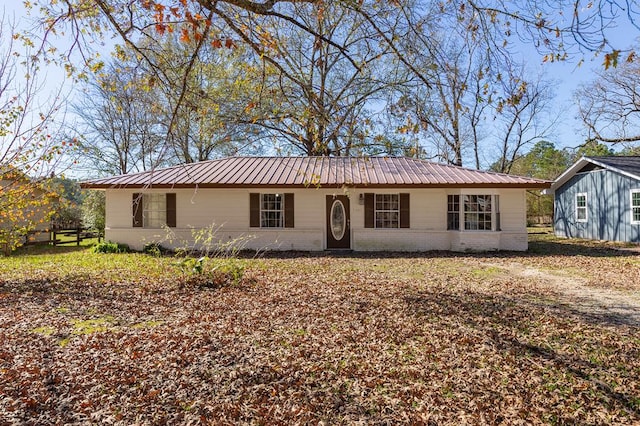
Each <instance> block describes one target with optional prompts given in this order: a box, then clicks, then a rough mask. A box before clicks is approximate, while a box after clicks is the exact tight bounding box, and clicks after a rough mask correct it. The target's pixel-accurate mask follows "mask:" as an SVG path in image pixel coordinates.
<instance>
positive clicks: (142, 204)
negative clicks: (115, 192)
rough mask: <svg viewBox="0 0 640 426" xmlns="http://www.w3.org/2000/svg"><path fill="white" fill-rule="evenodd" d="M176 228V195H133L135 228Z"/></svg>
mask: <svg viewBox="0 0 640 426" xmlns="http://www.w3.org/2000/svg"><path fill="white" fill-rule="evenodd" d="M163 226H169V227H172V228H173V227H175V226H176V194H171V193H169V194H163V193H150V194H141V193H135V194H133V227H134V228H162V227H163Z"/></svg>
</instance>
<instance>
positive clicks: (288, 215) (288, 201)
mask: <svg viewBox="0 0 640 426" xmlns="http://www.w3.org/2000/svg"><path fill="white" fill-rule="evenodd" d="M293 210H294V209H293V194H284V227H285V228H293V216H294V215H293Z"/></svg>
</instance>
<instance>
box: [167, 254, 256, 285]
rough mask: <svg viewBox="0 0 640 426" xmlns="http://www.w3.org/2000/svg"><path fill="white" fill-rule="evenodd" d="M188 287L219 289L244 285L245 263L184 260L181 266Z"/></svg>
mask: <svg viewBox="0 0 640 426" xmlns="http://www.w3.org/2000/svg"><path fill="white" fill-rule="evenodd" d="M178 265H179V266H180V268H181V269H182V271H183V274H184V278H185V281H186V283H187V284H188V285H194V286H197V287H199V288H218V287H224V286H228V285H239V284H240V283H242V280H243V278H244V272H245V264H244V262H242V261H240V260H238V259H236V258H226V259H210V258H208V257H205V256H203V257H200V258H198V259H195V258H193V257H187V258H184V259H183V260H182V261H181V262H180V263H179V264H178Z"/></svg>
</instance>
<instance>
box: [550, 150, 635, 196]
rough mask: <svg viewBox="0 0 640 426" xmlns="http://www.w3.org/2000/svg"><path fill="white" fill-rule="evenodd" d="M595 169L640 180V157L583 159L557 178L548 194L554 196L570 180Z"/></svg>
mask: <svg viewBox="0 0 640 426" xmlns="http://www.w3.org/2000/svg"><path fill="white" fill-rule="evenodd" d="M595 169H607V170H611V171H614V172H617V173H620V174H621V175H625V176H628V177H630V178H632V179H636V180H640V156H636V155H625V156H606V157H582V158H580V159H579V160H578V161H576V162H575V164H573V165H572V166H571V167H569V168H568V169H567V170H566V171H565V172H564V173H562V174H561V175H560V176H558V177H557V178H556V180H554V181H553V183H552V184H551V188H549V190H546V191H544V193H546V194H553V193H554V192H555V191H556V189H558V188H559V187H561V186H562V185H564V184H565V183H566V182H567V181H569V179H571V178H572V177H573V176H575V175H576V174H578V173H580V172H583V171H590V170H595Z"/></svg>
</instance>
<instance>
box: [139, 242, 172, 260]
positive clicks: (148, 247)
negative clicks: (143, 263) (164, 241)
mask: <svg viewBox="0 0 640 426" xmlns="http://www.w3.org/2000/svg"><path fill="white" fill-rule="evenodd" d="M142 252H143V253H145V254H150V255H151V256H156V257H160V256H162V255H163V254H166V253H169V252H170V250H169V249H168V248H166V247H163V246H162V245H160V243H149V244H145V245H144V247H142Z"/></svg>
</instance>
